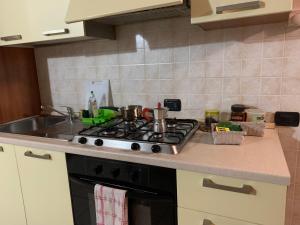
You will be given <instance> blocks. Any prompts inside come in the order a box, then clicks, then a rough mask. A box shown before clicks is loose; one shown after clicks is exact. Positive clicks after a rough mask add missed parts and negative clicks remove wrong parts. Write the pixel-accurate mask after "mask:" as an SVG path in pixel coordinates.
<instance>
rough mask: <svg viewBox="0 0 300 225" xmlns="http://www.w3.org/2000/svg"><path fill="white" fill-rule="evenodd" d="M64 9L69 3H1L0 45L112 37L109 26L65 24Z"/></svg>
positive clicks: (31, 0) (22, 0) (53, 0)
mask: <svg viewBox="0 0 300 225" xmlns="http://www.w3.org/2000/svg"><path fill="white" fill-rule="evenodd" d="M2 4H4V5H3V6H2ZM68 5H69V0H45V1H39V0H14V1H9V0H2V1H1V8H0V38H1V42H0V45H15V44H30V45H34V44H43V43H52V42H64V41H68V40H82V39H90V38H110V39H113V38H114V37H115V36H114V29H113V27H112V26H107V25H100V24H98V23H96V22H78V23H73V24H66V22H65V16H66V13H67V8H68ZM8 21H9V22H8Z"/></svg>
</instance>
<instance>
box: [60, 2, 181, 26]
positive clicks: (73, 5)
mask: <svg viewBox="0 0 300 225" xmlns="http://www.w3.org/2000/svg"><path fill="white" fill-rule="evenodd" d="M183 1H184V0H143V1H141V0H126V1H120V0H109V1H106V0H90V1H86V0H70V6H69V9H68V13H67V17H66V21H67V22H77V21H82V20H90V19H96V18H103V17H108V16H114V15H120V14H125V13H131V12H137V11H143V10H149V9H155V8H161V7H168V6H174V5H180V4H183Z"/></svg>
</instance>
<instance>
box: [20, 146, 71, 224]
mask: <svg viewBox="0 0 300 225" xmlns="http://www.w3.org/2000/svg"><path fill="white" fill-rule="evenodd" d="M16 156H17V163H18V167H19V173H20V181H21V186H22V192H23V199H24V205H25V212H26V218H27V223H28V225H73V217H72V206H71V198H70V190H69V183H68V176H67V166H66V160H65V154H64V153H61V152H53V151H49V152H48V151H44V150H38V149H31V148H26V147H16Z"/></svg>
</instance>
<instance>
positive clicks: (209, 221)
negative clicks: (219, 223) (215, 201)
mask: <svg viewBox="0 0 300 225" xmlns="http://www.w3.org/2000/svg"><path fill="white" fill-rule="evenodd" d="M203 225H215V224H214V223H213V222H211V220H207V219H204V220H203Z"/></svg>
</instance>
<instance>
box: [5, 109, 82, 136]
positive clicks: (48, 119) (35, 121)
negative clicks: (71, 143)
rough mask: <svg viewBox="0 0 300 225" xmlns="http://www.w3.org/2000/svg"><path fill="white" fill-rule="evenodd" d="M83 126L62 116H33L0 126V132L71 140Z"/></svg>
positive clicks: (78, 121)
mask: <svg viewBox="0 0 300 225" xmlns="http://www.w3.org/2000/svg"><path fill="white" fill-rule="evenodd" d="M83 128H85V126H84V125H83V124H82V123H81V122H80V120H74V121H73V122H72V123H71V122H70V120H69V119H68V118H66V117H63V116H50V115H48V116H34V117H29V118H25V119H21V120H16V121H13V122H10V123H6V124H2V125H0V132H4V133H13V134H23V135H30V136H36V137H46V138H53V139H59V140H71V139H72V138H73V136H74V135H75V134H77V133H78V132H79V131H80V130H82V129H83Z"/></svg>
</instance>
